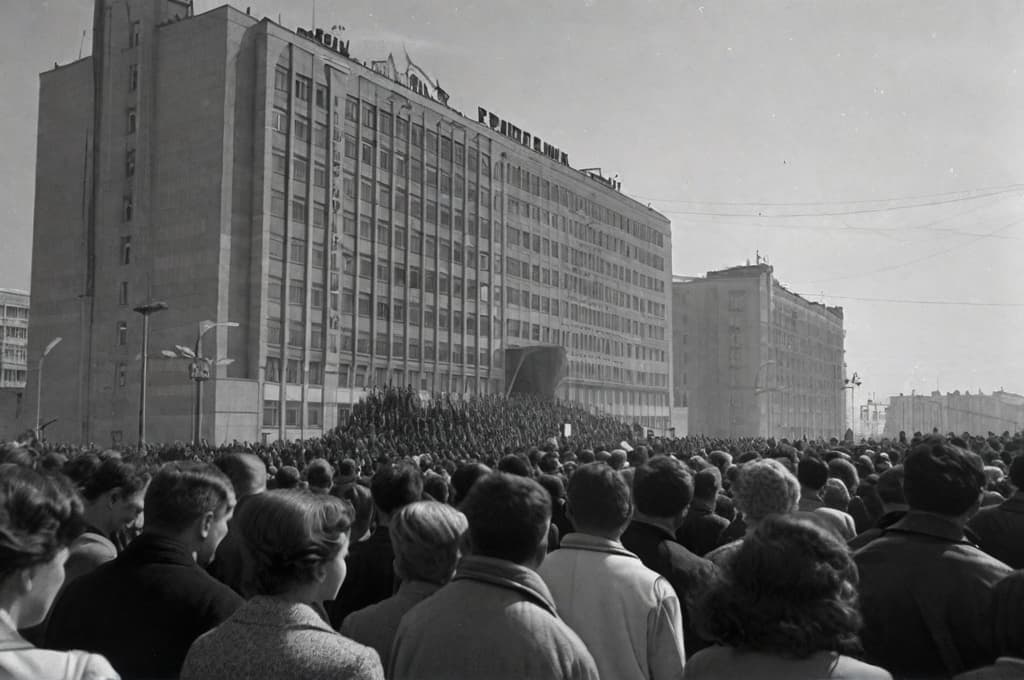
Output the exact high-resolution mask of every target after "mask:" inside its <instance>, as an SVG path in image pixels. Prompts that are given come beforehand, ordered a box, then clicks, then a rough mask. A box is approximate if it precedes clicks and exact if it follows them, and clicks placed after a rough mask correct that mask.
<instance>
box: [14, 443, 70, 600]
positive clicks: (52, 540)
mask: <svg viewBox="0 0 1024 680" xmlns="http://www.w3.org/2000/svg"><path fill="white" fill-rule="evenodd" d="M84 529H85V523H84V520H83V517H82V500H81V499H80V498H79V496H78V492H77V491H76V490H75V488H74V486H72V484H71V482H70V481H69V480H68V479H67V478H65V477H64V476H62V475H57V474H45V473H42V472H37V471H35V470H33V469H31V468H28V467H25V466H23V465H17V464H14V463H6V464H3V465H0V582H2V581H4V580H5V579H7V578H8V577H9V576H10V575H11V574H13V573H15V572H17V571H20V570H22V569H26V568H28V567H34V566H36V565H38V564H45V563H46V562H49V561H50V560H52V559H53V558H54V556H55V555H56V554H57V552H58V551H59V550H60V549H61V548H66V547H67V546H68V545H70V544H71V542H72V541H73V540H74V539H75V538H76V537H77V536H78V535H79V534H81V533H82V531H83V530H84Z"/></svg>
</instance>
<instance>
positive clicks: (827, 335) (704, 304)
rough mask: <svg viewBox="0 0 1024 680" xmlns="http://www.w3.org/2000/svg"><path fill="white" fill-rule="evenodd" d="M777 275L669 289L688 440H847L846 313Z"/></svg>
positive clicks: (735, 270)
mask: <svg viewBox="0 0 1024 680" xmlns="http://www.w3.org/2000/svg"><path fill="white" fill-rule="evenodd" d="M773 272H774V269H773V268H772V267H771V266H770V265H767V264H756V265H747V266H739V267H731V268H729V269H723V270H720V271H712V272H708V273H707V276H704V277H676V279H675V280H674V281H673V284H672V306H673V310H672V319H673V354H674V355H675V356H674V371H675V374H674V376H673V383H674V390H673V405H674V406H675V407H677V408H686V409H687V419H688V430H689V433H690V434H704V435H708V436H714V437H750V436H762V437H765V436H774V437H787V438H790V439H795V438H802V437H804V436H806V437H808V438H819V437H821V438H828V437H832V436H842V432H843V425H844V423H845V414H844V409H843V404H844V394H843V392H844V390H843V377H844V375H843V352H844V350H843V343H844V339H845V335H844V331H843V311H842V308H841V307H826V306H825V305H822V304H820V303H816V302H811V301H809V300H806V299H804V298H802V297H801V296H799V295H796V294H795V293H792V292H791V291H789V290H787V289H786V288H785V287H784V286H783V285H782V284H780V283H779V282H778V280H776V279H775V277H774V274H773Z"/></svg>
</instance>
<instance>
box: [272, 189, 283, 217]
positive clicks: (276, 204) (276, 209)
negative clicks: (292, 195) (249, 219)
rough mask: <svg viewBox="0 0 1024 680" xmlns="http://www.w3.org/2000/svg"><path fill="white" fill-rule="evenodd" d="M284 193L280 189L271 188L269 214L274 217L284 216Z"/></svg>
mask: <svg viewBox="0 0 1024 680" xmlns="http://www.w3.org/2000/svg"><path fill="white" fill-rule="evenodd" d="M285 200H286V199H285V195H284V192H282V191H277V190H275V189H271V191H270V214H271V215H274V216H275V217H286V216H287V208H286V206H285Z"/></svg>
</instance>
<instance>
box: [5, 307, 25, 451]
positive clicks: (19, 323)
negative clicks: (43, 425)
mask: <svg viewBox="0 0 1024 680" xmlns="http://www.w3.org/2000/svg"><path fill="white" fill-rule="evenodd" d="M28 322H29V294H28V293H27V292H25V291H23V290H14V289H11V288H0V439H8V438H12V437H14V436H16V435H17V434H18V433H19V432H20V430H21V429H23V428H21V427H20V422H21V420H22V414H23V403H24V401H23V397H24V393H25V383H26V381H27V380H28Z"/></svg>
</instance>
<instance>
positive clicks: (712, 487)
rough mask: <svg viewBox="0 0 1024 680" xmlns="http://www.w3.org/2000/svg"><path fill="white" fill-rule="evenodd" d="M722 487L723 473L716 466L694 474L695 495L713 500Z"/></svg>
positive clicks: (695, 496) (705, 499) (706, 499)
mask: <svg viewBox="0 0 1024 680" xmlns="http://www.w3.org/2000/svg"><path fill="white" fill-rule="evenodd" d="M721 488H722V473H721V472H719V471H718V468H716V467H715V466H713V465H712V466H709V467H706V468H704V469H703V470H701V471H700V472H697V473H696V474H694V475H693V497H694V498H699V499H701V500H704V501H713V500H715V497H716V496H718V491H719V489H721Z"/></svg>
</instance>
